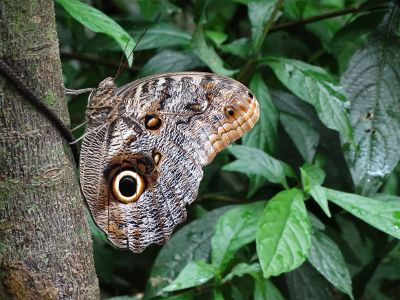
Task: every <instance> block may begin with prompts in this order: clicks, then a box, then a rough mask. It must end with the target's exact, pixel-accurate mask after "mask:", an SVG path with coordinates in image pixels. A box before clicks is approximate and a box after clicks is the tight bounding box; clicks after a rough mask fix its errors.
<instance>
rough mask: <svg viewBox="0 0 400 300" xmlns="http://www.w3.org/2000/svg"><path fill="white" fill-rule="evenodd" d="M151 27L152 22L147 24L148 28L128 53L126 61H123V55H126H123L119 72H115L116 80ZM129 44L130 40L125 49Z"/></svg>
mask: <svg viewBox="0 0 400 300" xmlns="http://www.w3.org/2000/svg"><path fill="white" fill-rule="evenodd" d="M149 27H150V24H149V25H147V27H146V29H145V30H144V31H143V32H142V34H141V35H140V37H139V39H138V41H137V42H136V44H135V47H133V49H132V51H131V53H129V55H128V57H127V59H126V61H125V62H124V63H122V60H123V57H124V56H123V55H122V56H121V61H120V64H119V67H118V71H117V74H115V77H114V80H116V79H117V78H118V76H119V74H121V72H122V71H123V70H124V68H125V67H126V64H127V62H128V61H129V58H131V56H132V55H133V52H134V51H135V50H136V48H137V46H138V45H139V43H140V41H141V40H142V38H143V37H144V35H145V34H146V32H147V30H148V29H149ZM128 44H129V42H128V43H127V44H126V46H125V50H126V48H127V47H128ZM125 50H124V52H125ZM121 63H122V64H121Z"/></svg>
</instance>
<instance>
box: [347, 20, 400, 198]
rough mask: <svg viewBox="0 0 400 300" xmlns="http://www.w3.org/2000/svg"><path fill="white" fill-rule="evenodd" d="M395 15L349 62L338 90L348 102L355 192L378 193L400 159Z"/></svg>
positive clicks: (399, 58) (399, 72)
mask: <svg viewBox="0 0 400 300" xmlns="http://www.w3.org/2000/svg"><path fill="white" fill-rule="evenodd" d="M395 22H400V18H399V16H398V13H396V15H393V16H392V18H389V21H388V22H386V23H384V24H382V26H380V27H379V28H378V29H377V30H376V32H374V34H373V35H372V36H371V37H370V40H369V42H368V43H367V44H366V45H365V47H363V48H362V49H360V50H358V51H357V52H356V53H355V55H354V56H353V57H352V58H351V60H350V63H349V66H348V69H347V71H346V72H345V73H344V74H343V76H342V80H341V81H342V85H343V87H344V89H345V90H346V93H347V97H348V99H349V100H350V102H351V123H352V126H353V127H354V143H353V144H352V145H351V147H350V151H349V153H346V154H348V155H347V160H348V163H349V167H350V170H351V173H352V176H353V181H354V183H355V185H356V190H357V192H358V193H361V194H363V195H369V194H372V193H374V192H376V191H377V189H378V188H379V187H380V186H381V185H382V183H383V181H384V180H385V179H386V177H387V176H388V175H389V174H390V173H391V172H392V170H393V168H394V167H395V166H396V165H397V163H398V162H399V159H400V151H399V149H398V147H399V144H400V118H399V116H398V114H399V105H400V56H399V55H398V54H399V52H398V51H399V47H400V38H399V30H398V26H396V25H395Z"/></svg>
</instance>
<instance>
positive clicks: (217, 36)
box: [206, 30, 228, 47]
mask: <svg viewBox="0 0 400 300" xmlns="http://www.w3.org/2000/svg"><path fill="white" fill-rule="evenodd" d="M206 36H207V37H208V38H209V39H210V40H212V41H213V43H214V44H215V46H217V47H219V46H221V44H222V43H223V42H225V41H226V40H227V38H228V35H227V34H226V33H224V32H221V31H213V30H206Z"/></svg>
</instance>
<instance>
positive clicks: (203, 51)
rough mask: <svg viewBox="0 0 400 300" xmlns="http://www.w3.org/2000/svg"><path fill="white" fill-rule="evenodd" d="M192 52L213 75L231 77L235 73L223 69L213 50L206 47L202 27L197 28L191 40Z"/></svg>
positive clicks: (222, 64)
mask: <svg viewBox="0 0 400 300" xmlns="http://www.w3.org/2000/svg"><path fill="white" fill-rule="evenodd" d="M192 47H193V52H194V53H195V54H196V55H197V56H198V57H199V58H200V59H201V60H202V61H203V62H204V63H205V64H206V65H207V66H208V67H209V68H210V69H211V70H212V71H213V72H215V73H218V74H222V75H225V76H232V75H233V74H235V73H236V72H237V71H235V70H229V69H226V68H225V67H224V62H223V60H222V59H221V58H220V57H219V56H218V54H217V52H215V50H214V48H213V47H211V46H209V45H207V43H206V40H205V37H204V32H203V26H201V25H200V26H197V29H196V31H195V33H194V34H193V39H192Z"/></svg>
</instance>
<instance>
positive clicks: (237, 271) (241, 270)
mask: <svg viewBox="0 0 400 300" xmlns="http://www.w3.org/2000/svg"><path fill="white" fill-rule="evenodd" d="M260 272H261V266H260V264H258V263H254V264H251V265H249V264H246V263H240V264H237V265H236V266H234V267H233V268H232V271H230V272H229V274H228V275H226V277H225V278H224V279H223V280H222V282H223V283H224V282H227V281H230V280H232V279H233V277H235V276H238V277H242V276H244V275H254V274H257V273H260ZM263 279H264V278H263Z"/></svg>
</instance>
